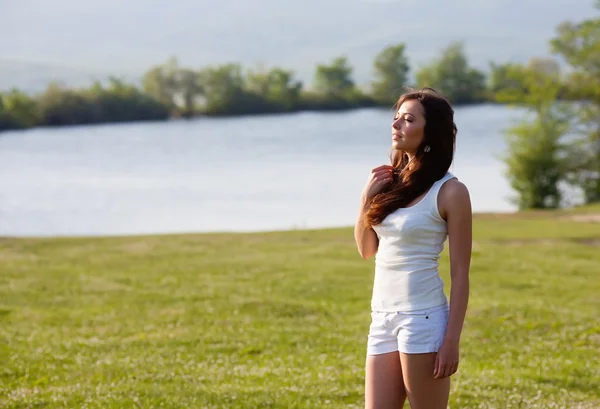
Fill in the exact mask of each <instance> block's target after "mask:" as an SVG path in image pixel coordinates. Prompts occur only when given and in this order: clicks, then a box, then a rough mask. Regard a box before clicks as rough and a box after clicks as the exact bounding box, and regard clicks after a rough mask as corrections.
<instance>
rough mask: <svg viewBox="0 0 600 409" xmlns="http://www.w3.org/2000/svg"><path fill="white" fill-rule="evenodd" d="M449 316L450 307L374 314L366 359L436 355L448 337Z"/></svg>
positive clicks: (443, 306)
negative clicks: (381, 356)
mask: <svg viewBox="0 0 600 409" xmlns="http://www.w3.org/2000/svg"><path fill="white" fill-rule="evenodd" d="M448 314H449V307H448V304H443V305H440V306H437V307H432V308H427V309H424V310H415V311H397V312H383V311H373V312H372V313H371V318H372V322H371V327H370V328H369V337H368V342H367V355H378V354H387V353H389V352H395V351H400V352H403V353H405V354H423V353H428V352H437V351H438V350H439V349H440V346H442V342H443V341H444V337H445V336H446V327H447V326H448Z"/></svg>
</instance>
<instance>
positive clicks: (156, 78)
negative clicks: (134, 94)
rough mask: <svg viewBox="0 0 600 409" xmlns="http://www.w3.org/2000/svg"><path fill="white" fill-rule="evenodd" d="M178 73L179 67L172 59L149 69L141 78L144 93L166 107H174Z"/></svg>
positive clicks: (175, 60) (174, 59)
mask: <svg viewBox="0 0 600 409" xmlns="http://www.w3.org/2000/svg"><path fill="white" fill-rule="evenodd" d="M178 71H179V65H178V63H177V59H176V58H174V57H172V58H170V59H169V60H168V61H167V62H166V63H165V64H163V65H158V66H156V67H153V68H151V69H150V70H149V71H148V72H146V73H145V74H144V76H143V77H142V87H143V89H144V92H146V93H147V94H148V95H150V96H152V97H153V98H154V99H156V100H157V101H159V102H160V103H162V104H164V105H166V106H167V107H172V106H174V104H175V101H174V98H175V93H176V92H177V72H178Z"/></svg>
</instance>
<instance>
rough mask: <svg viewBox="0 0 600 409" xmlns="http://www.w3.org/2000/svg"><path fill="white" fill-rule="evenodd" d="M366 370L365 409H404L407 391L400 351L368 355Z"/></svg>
mask: <svg viewBox="0 0 600 409" xmlns="http://www.w3.org/2000/svg"><path fill="white" fill-rule="evenodd" d="M365 368H366V371H365V372H366V376H365V409H402V407H403V406H404V401H405V400H406V391H405V389H404V381H403V379H402V367H401V365H400V354H399V353H398V351H395V352H390V353H387V354H379V355H368V356H367V363H366V366H365Z"/></svg>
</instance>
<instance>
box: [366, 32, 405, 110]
mask: <svg viewBox="0 0 600 409" xmlns="http://www.w3.org/2000/svg"><path fill="white" fill-rule="evenodd" d="M404 49H405V46H404V44H398V45H394V46H390V47H387V48H386V49H385V50H383V51H382V52H380V53H379V54H378V55H377V57H375V61H374V62H373V68H374V70H375V78H376V79H375V81H374V82H373V93H372V96H373V98H374V99H375V100H376V101H377V102H379V103H384V104H393V103H394V102H396V100H397V99H398V97H399V96H400V94H401V93H402V92H403V88H404V87H405V86H406V81H407V76H408V71H409V65H408V59H407V58H406V56H405V55H404Z"/></svg>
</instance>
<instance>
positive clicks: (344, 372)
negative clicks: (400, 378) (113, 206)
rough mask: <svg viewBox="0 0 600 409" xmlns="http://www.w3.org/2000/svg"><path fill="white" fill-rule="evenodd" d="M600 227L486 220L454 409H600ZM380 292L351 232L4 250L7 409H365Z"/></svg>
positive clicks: (479, 224) (480, 224)
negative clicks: (369, 343)
mask: <svg viewBox="0 0 600 409" xmlns="http://www.w3.org/2000/svg"><path fill="white" fill-rule="evenodd" d="M598 215H600V207H590V208H586V209H583V210H578V211H577V214H576V215H575V214H574V213H569V212H529V213H519V214H515V215H493V214H490V215H476V218H475V221H474V248H473V260H472V270H471V299H470V305H469V310H468V313H467V319H466V322H465V328H464V332H463V338H462V342H461V366H460V369H459V372H458V373H457V374H456V375H455V376H454V377H453V378H452V379H453V382H452V391H451V399H450V401H451V404H450V407H451V408H498V409H500V408H502V409H505V408H600V317H599V313H600V223H599V222H598V220H597V219H598ZM594 218H595V220H594ZM441 268H442V271H443V273H442V275H443V278H444V280H445V282H446V290H447V291H448V290H449V284H450V280H449V275H448V259H447V249H446V251H445V252H444V255H443V258H442V262H441ZM372 279H373V259H370V260H362V259H361V258H360V257H359V256H358V253H357V252H356V249H355V245H354V241H353V235H352V228H350V227H349V228H342V229H328V230H315V231H301V230H298V231H289V232H276V233H257V234H195V235H164V236H147V237H116V238H115V237H111V238H76V239H70V238H69V239H67V238H60V239H55V238H53V239H12V238H4V239H0V348H1V349H0V363H1V365H0V406H1V407H3V408H138V409H139V408H144V409H146V408H227V409H229V408H232V409H233V408H361V407H362V405H363V379H364V369H363V367H364V360H365V346H366V335H367V331H368V327H369V323H370V321H369V320H370V315H369V301H370V297H371V288H372V287H371V285H372ZM407 407H408V405H407Z"/></svg>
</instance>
